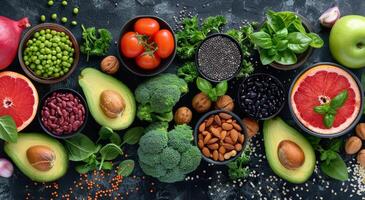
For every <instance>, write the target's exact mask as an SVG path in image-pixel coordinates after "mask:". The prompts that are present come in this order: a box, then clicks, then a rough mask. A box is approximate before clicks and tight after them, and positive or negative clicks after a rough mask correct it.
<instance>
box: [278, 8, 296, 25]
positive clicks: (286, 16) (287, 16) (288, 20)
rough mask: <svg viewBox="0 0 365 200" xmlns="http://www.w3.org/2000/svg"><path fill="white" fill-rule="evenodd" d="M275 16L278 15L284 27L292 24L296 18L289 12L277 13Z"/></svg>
mask: <svg viewBox="0 0 365 200" xmlns="http://www.w3.org/2000/svg"><path fill="white" fill-rule="evenodd" d="M276 15H278V16H279V17H280V18H281V19H282V20H283V22H284V24H285V27H289V26H290V24H292V23H293V22H294V21H295V20H297V18H298V16H297V15H296V14H295V13H293V12H290V11H282V12H277V13H276Z"/></svg>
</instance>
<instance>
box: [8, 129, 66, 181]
mask: <svg viewBox="0 0 365 200" xmlns="http://www.w3.org/2000/svg"><path fill="white" fill-rule="evenodd" d="M36 145H43V146H47V147H48V148H50V149H52V150H53V152H54V153H55V155H56V160H55V162H54V166H53V167H52V168H51V169H50V170H49V171H39V170H37V169H36V168H34V167H33V166H32V165H31V164H30V163H29V161H28V159H27V156H26V152H27V150H28V149H29V148H30V147H32V146H36ZM4 151H5V153H6V154H7V155H8V156H9V157H10V159H11V160H12V161H13V163H14V164H15V165H16V166H17V167H18V168H19V170H20V171H21V172H22V173H23V174H24V175H26V176H27V177H28V178H30V179H31V180H33V181H36V182H51V181H55V180H57V179H59V178H61V177H62V176H64V175H65V174H66V172H67V169H68V156H67V153H66V150H65V148H64V147H63V145H62V144H61V143H60V142H59V141H58V140H56V139H54V138H52V137H50V136H48V135H46V134H43V133H19V136H18V140H17V142H16V143H5V145H4Z"/></svg>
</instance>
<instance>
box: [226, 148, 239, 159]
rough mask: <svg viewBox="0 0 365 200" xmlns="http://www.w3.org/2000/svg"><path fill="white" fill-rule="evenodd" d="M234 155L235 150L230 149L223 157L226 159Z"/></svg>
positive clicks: (235, 153)
mask: <svg viewBox="0 0 365 200" xmlns="http://www.w3.org/2000/svg"><path fill="white" fill-rule="evenodd" d="M236 155H237V152H236V151H235V150H232V151H230V152H228V153H225V154H224V159H226V160H228V159H230V158H231V157H234V156H236Z"/></svg>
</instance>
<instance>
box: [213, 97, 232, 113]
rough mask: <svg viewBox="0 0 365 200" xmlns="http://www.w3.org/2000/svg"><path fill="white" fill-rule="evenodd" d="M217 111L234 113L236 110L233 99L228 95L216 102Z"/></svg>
mask: <svg viewBox="0 0 365 200" xmlns="http://www.w3.org/2000/svg"><path fill="white" fill-rule="evenodd" d="M215 108H216V109H222V110H228V111H232V110H233V108H234V102H233V99H232V98H231V97H230V96H228V95H223V96H220V97H219V98H218V100H217V101H216V102H215Z"/></svg>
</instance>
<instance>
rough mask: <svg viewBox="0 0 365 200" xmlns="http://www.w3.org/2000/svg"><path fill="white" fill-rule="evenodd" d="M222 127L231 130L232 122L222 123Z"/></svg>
mask: <svg viewBox="0 0 365 200" xmlns="http://www.w3.org/2000/svg"><path fill="white" fill-rule="evenodd" d="M222 128H223V129H224V130H226V131H229V130H232V128H233V126H232V124H229V123H223V124H222Z"/></svg>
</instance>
